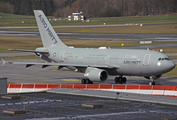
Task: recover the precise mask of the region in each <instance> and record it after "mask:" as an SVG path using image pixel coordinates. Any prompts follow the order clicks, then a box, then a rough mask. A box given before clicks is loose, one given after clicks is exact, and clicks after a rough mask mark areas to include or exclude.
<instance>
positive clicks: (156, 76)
mask: <svg viewBox="0 0 177 120" xmlns="http://www.w3.org/2000/svg"><path fill="white" fill-rule="evenodd" d="M161 76H162V75H152V76H144V78H146V79H150V77H152V78H153V79H158V78H160V77H161Z"/></svg>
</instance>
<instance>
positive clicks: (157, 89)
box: [7, 84, 177, 97]
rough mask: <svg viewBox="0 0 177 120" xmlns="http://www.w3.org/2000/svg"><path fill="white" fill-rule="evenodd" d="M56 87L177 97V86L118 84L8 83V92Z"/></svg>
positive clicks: (43, 89) (23, 91) (35, 90)
mask: <svg viewBox="0 0 177 120" xmlns="http://www.w3.org/2000/svg"><path fill="white" fill-rule="evenodd" d="M56 88H70V89H91V90H104V91H115V92H128V93H137V94H148V95H160V96H170V97H177V86H168V85H117V84H7V92H8V93H25V92H41V91H46V90H49V89H56Z"/></svg>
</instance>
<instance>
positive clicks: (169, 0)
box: [0, 0, 177, 17]
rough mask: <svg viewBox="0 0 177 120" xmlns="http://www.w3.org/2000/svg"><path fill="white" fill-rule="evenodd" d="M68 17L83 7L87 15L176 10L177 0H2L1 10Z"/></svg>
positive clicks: (141, 13)
mask: <svg viewBox="0 0 177 120" xmlns="http://www.w3.org/2000/svg"><path fill="white" fill-rule="evenodd" d="M38 9H41V10H43V11H44V13H45V14H46V15H54V16H56V17H67V16H68V15H71V13H72V12H80V11H82V12H83V13H84V15H85V16H86V17H118V16H146V15H158V14H169V13H175V12H177V0H0V12H5V13H13V14H21V15H33V10H38Z"/></svg>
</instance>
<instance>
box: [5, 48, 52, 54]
mask: <svg viewBox="0 0 177 120" xmlns="http://www.w3.org/2000/svg"><path fill="white" fill-rule="evenodd" d="M8 50H10V51H20V52H32V53H43V54H49V52H46V51H36V50H21V49H8Z"/></svg>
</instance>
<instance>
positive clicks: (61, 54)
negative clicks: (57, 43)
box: [59, 51, 65, 62]
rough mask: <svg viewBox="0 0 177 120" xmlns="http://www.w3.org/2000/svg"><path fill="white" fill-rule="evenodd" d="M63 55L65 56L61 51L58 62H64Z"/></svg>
mask: <svg viewBox="0 0 177 120" xmlns="http://www.w3.org/2000/svg"><path fill="white" fill-rule="evenodd" d="M64 55H65V51H61V53H60V56H59V60H60V62H64Z"/></svg>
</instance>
